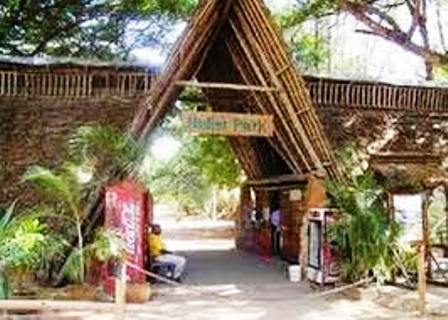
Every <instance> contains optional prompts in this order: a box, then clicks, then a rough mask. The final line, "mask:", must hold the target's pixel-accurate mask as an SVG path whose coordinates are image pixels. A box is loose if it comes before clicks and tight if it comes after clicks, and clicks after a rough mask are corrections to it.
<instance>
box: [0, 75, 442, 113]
mask: <svg viewBox="0 0 448 320" xmlns="http://www.w3.org/2000/svg"><path fill="white" fill-rule="evenodd" d="M156 77H157V75H155V74H148V73H143V72H129V71H126V72H124V71H118V70H115V71H83V70H82V69H74V70H73V72H70V73H67V72H57V71H53V72H50V71H39V72H31V71H26V72H18V71H0V97H1V96H8V97H57V98H60V97H66V98H85V97H87V98H88V97H102V96H121V97H132V96H136V95H141V94H144V93H146V92H148V91H149V89H150V88H151V85H152V84H153V81H154V80H155V78H156ZM305 80H306V83H307V87H308V89H309V91H310V95H311V99H312V100H313V102H314V104H315V105H318V106H319V107H323V108H325V107H353V108H365V109H371V110H375V109H383V110H409V111H419V112H429V111H444V112H448V88H437V87H434V88H432V87H414V86H412V87H411V86H396V85H389V84H382V83H375V82H355V83H351V82H349V81H338V80H332V79H324V78H321V79H320V78H314V77H306V78H305Z"/></svg>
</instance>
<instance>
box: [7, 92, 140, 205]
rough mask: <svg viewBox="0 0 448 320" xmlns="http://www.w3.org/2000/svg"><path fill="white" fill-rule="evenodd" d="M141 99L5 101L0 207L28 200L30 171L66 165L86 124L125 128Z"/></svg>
mask: <svg viewBox="0 0 448 320" xmlns="http://www.w3.org/2000/svg"><path fill="white" fill-rule="evenodd" d="M138 100H139V99H138V98H135V99H127V100H118V99H114V98H102V99H71V100H64V99H51V98H36V97H34V98H21V97H15V98H13V97H0V183H1V188H0V203H2V202H5V201H11V200H12V199H14V198H15V197H18V196H20V197H21V198H28V196H29V195H28V194H27V192H26V191H25V192H24V190H25V189H24V186H22V185H18V182H19V181H20V178H21V176H22V175H23V173H24V172H25V170H26V168H27V167H28V166H30V165H33V164H42V165H46V166H53V165H54V164H56V163H58V162H60V161H61V159H63V158H64V154H65V145H66V141H67V138H68V137H69V136H70V134H72V133H73V131H74V130H75V129H76V128H77V127H79V126H80V125H83V124H86V123H89V122H99V123H104V124H111V125H114V126H117V127H119V128H122V129H125V128H126V126H127V125H128V124H129V122H130V121H131V119H132V117H133V114H134V112H135V109H136V106H137V105H138V103H139V101H138Z"/></svg>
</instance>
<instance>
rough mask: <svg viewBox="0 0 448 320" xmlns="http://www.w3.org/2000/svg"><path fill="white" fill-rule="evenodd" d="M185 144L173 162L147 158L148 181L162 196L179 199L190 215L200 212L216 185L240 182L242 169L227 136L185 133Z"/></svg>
mask: <svg viewBox="0 0 448 320" xmlns="http://www.w3.org/2000/svg"><path fill="white" fill-rule="evenodd" d="M180 139H182V140H181V141H182V145H183V146H182V147H181V149H180V150H179V152H178V153H177V154H176V155H175V156H174V157H173V158H172V159H170V160H169V161H167V162H164V161H160V160H157V159H155V158H152V159H149V160H147V163H146V164H145V167H149V169H150V170H149V171H148V172H146V178H145V183H146V184H147V185H148V186H149V187H150V189H151V191H152V193H153V195H154V196H155V197H157V198H159V199H166V200H175V201H177V202H178V203H179V204H180V205H181V207H182V209H183V210H184V211H185V212H187V213H188V214H198V213H200V212H202V211H203V210H204V208H205V205H206V202H207V201H208V200H209V199H210V197H211V196H212V190H213V188H215V187H216V188H218V189H229V188H234V187H236V186H237V185H238V184H239V179H240V173H241V168H240V166H239V164H238V162H237V160H236V158H235V156H234V154H233V151H232V150H231V149H230V146H229V144H228V141H227V140H226V138H224V137H216V136H194V137H189V136H187V135H185V136H181V137H180Z"/></svg>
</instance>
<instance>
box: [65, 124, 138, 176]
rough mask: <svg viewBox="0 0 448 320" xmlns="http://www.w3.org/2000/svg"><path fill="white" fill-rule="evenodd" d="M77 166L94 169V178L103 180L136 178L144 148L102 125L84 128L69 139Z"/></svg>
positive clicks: (71, 152) (115, 130)
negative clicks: (120, 177)
mask: <svg viewBox="0 0 448 320" xmlns="http://www.w3.org/2000/svg"><path fill="white" fill-rule="evenodd" d="M69 153H70V157H71V159H72V160H73V161H74V162H77V163H83V164H87V165H89V166H91V167H93V168H95V170H94V173H95V175H96V176H95V178H96V180H99V182H100V183H104V182H105V181H104V180H107V179H110V178H113V177H116V176H122V175H131V176H133V175H135V174H136V171H137V168H138V165H139V164H140V162H141V160H142V159H143V156H144V146H143V145H142V144H140V143H139V142H137V141H136V140H134V139H133V138H132V137H130V136H129V135H127V134H123V133H122V132H121V131H120V130H118V129H116V128H114V127H111V126H105V125H100V124H95V125H90V126H81V127H79V128H78V129H77V130H76V132H75V133H74V134H73V136H72V137H71V138H70V139H69Z"/></svg>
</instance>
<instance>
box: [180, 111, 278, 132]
mask: <svg viewBox="0 0 448 320" xmlns="http://www.w3.org/2000/svg"><path fill="white" fill-rule="evenodd" d="M182 124H183V126H184V128H186V129H187V130H188V131H189V132H194V133H200V134H216V135H225V136H260V137H271V136H272V135H273V134H274V121H273V116H270V115H254V114H245V113H223V112H184V113H183V114H182Z"/></svg>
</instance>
